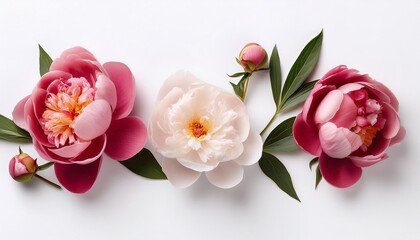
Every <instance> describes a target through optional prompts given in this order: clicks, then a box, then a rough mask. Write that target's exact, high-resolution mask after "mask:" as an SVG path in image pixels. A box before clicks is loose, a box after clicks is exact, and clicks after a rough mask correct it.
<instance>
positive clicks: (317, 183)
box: [315, 165, 322, 189]
mask: <svg viewBox="0 0 420 240" xmlns="http://www.w3.org/2000/svg"><path fill="white" fill-rule="evenodd" d="M321 180H322V173H321V170H319V165H318V166H317V167H316V180H315V189H316V188H317V187H318V185H319V183H320V182H321Z"/></svg>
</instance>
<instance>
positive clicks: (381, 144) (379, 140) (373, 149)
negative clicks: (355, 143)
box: [351, 133, 391, 157]
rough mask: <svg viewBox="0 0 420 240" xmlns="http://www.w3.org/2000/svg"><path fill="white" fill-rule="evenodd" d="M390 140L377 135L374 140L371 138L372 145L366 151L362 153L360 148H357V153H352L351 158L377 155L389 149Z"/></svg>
mask: <svg viewBox="0 0 420 240" xmlns="http://www.w3.org/2000/svg"><path fill="white" fill-rule="evenodd" d="M390 143H391V139H387V138H384V137H383V136H382V134H380V133H377V134H376V136H375V138H373V141H372V144H371V145H370V146H369V147H368V148H367V150H366V151H363V149H362V148H359V149H358V150H357V151H355V152H353V153H352V154H351V155H352V156H359V157H363V156H367V155H379V154H381V153H383V152H385V150H386V149H387V148H388V147H389V145H390Z"/></svg>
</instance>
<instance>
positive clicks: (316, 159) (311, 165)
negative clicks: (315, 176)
mask: <svg viewBox="0 0 420 240" xmlns="http://www.w3.org/2000/svg"><path fill="white" fill-rule="evenodd" d="M318 160H319V158H318V157H316V158H314V159H312V160H311V161H310V162H309V169H310V170H311V171H312V167H313V166H314V165H315V164H317V163H318Z"/></svg>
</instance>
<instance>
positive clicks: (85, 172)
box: [54, 157, 102, 193]
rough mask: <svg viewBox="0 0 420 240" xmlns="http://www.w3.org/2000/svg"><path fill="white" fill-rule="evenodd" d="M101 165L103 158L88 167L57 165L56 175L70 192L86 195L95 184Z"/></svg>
mask: <svg viewBox="0 0 420 240" xmlns="http://www.w3.org/2000/svg"><path fill="white" fill-rule="evenodd" d="M101 163H102V157H100V158H98V159H97V160H96V161H94V162H92V163H90V164H87V165H79V164H61V163H55V164H54V169H55V175H56V176H57V179H58V181H59V182H60V183H61V185H63V187H65V188H66V189H67V190H69V191H70V192H73V193H85V192H87V191H88V190H89V189H90V188H91V187H92V186H93V184H94V183H95V180H96V178H97V176H98V173H99V169H100V167H101Z"/></svg>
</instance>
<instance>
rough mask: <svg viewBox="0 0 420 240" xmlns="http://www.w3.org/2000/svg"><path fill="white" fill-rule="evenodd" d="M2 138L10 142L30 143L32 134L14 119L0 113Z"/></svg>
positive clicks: (0, 137)
mask: <svg viewBox="0 0 420 240" xmlns="http://www.w3.org/2000/svg"><path fill="white" fill-rule="evenodd" d="M0 139H4V140H6V141H9V142H19V143H30V142H32V138H31V135H29V133H28V132H27V131H25V130H24V129H22V128H20V127H19V126H17V125H16V124H15V123H14V122H13V121H12V120H10V119H8V118H7V117H5V116H3V115H1V114H0Z"/></svg>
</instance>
